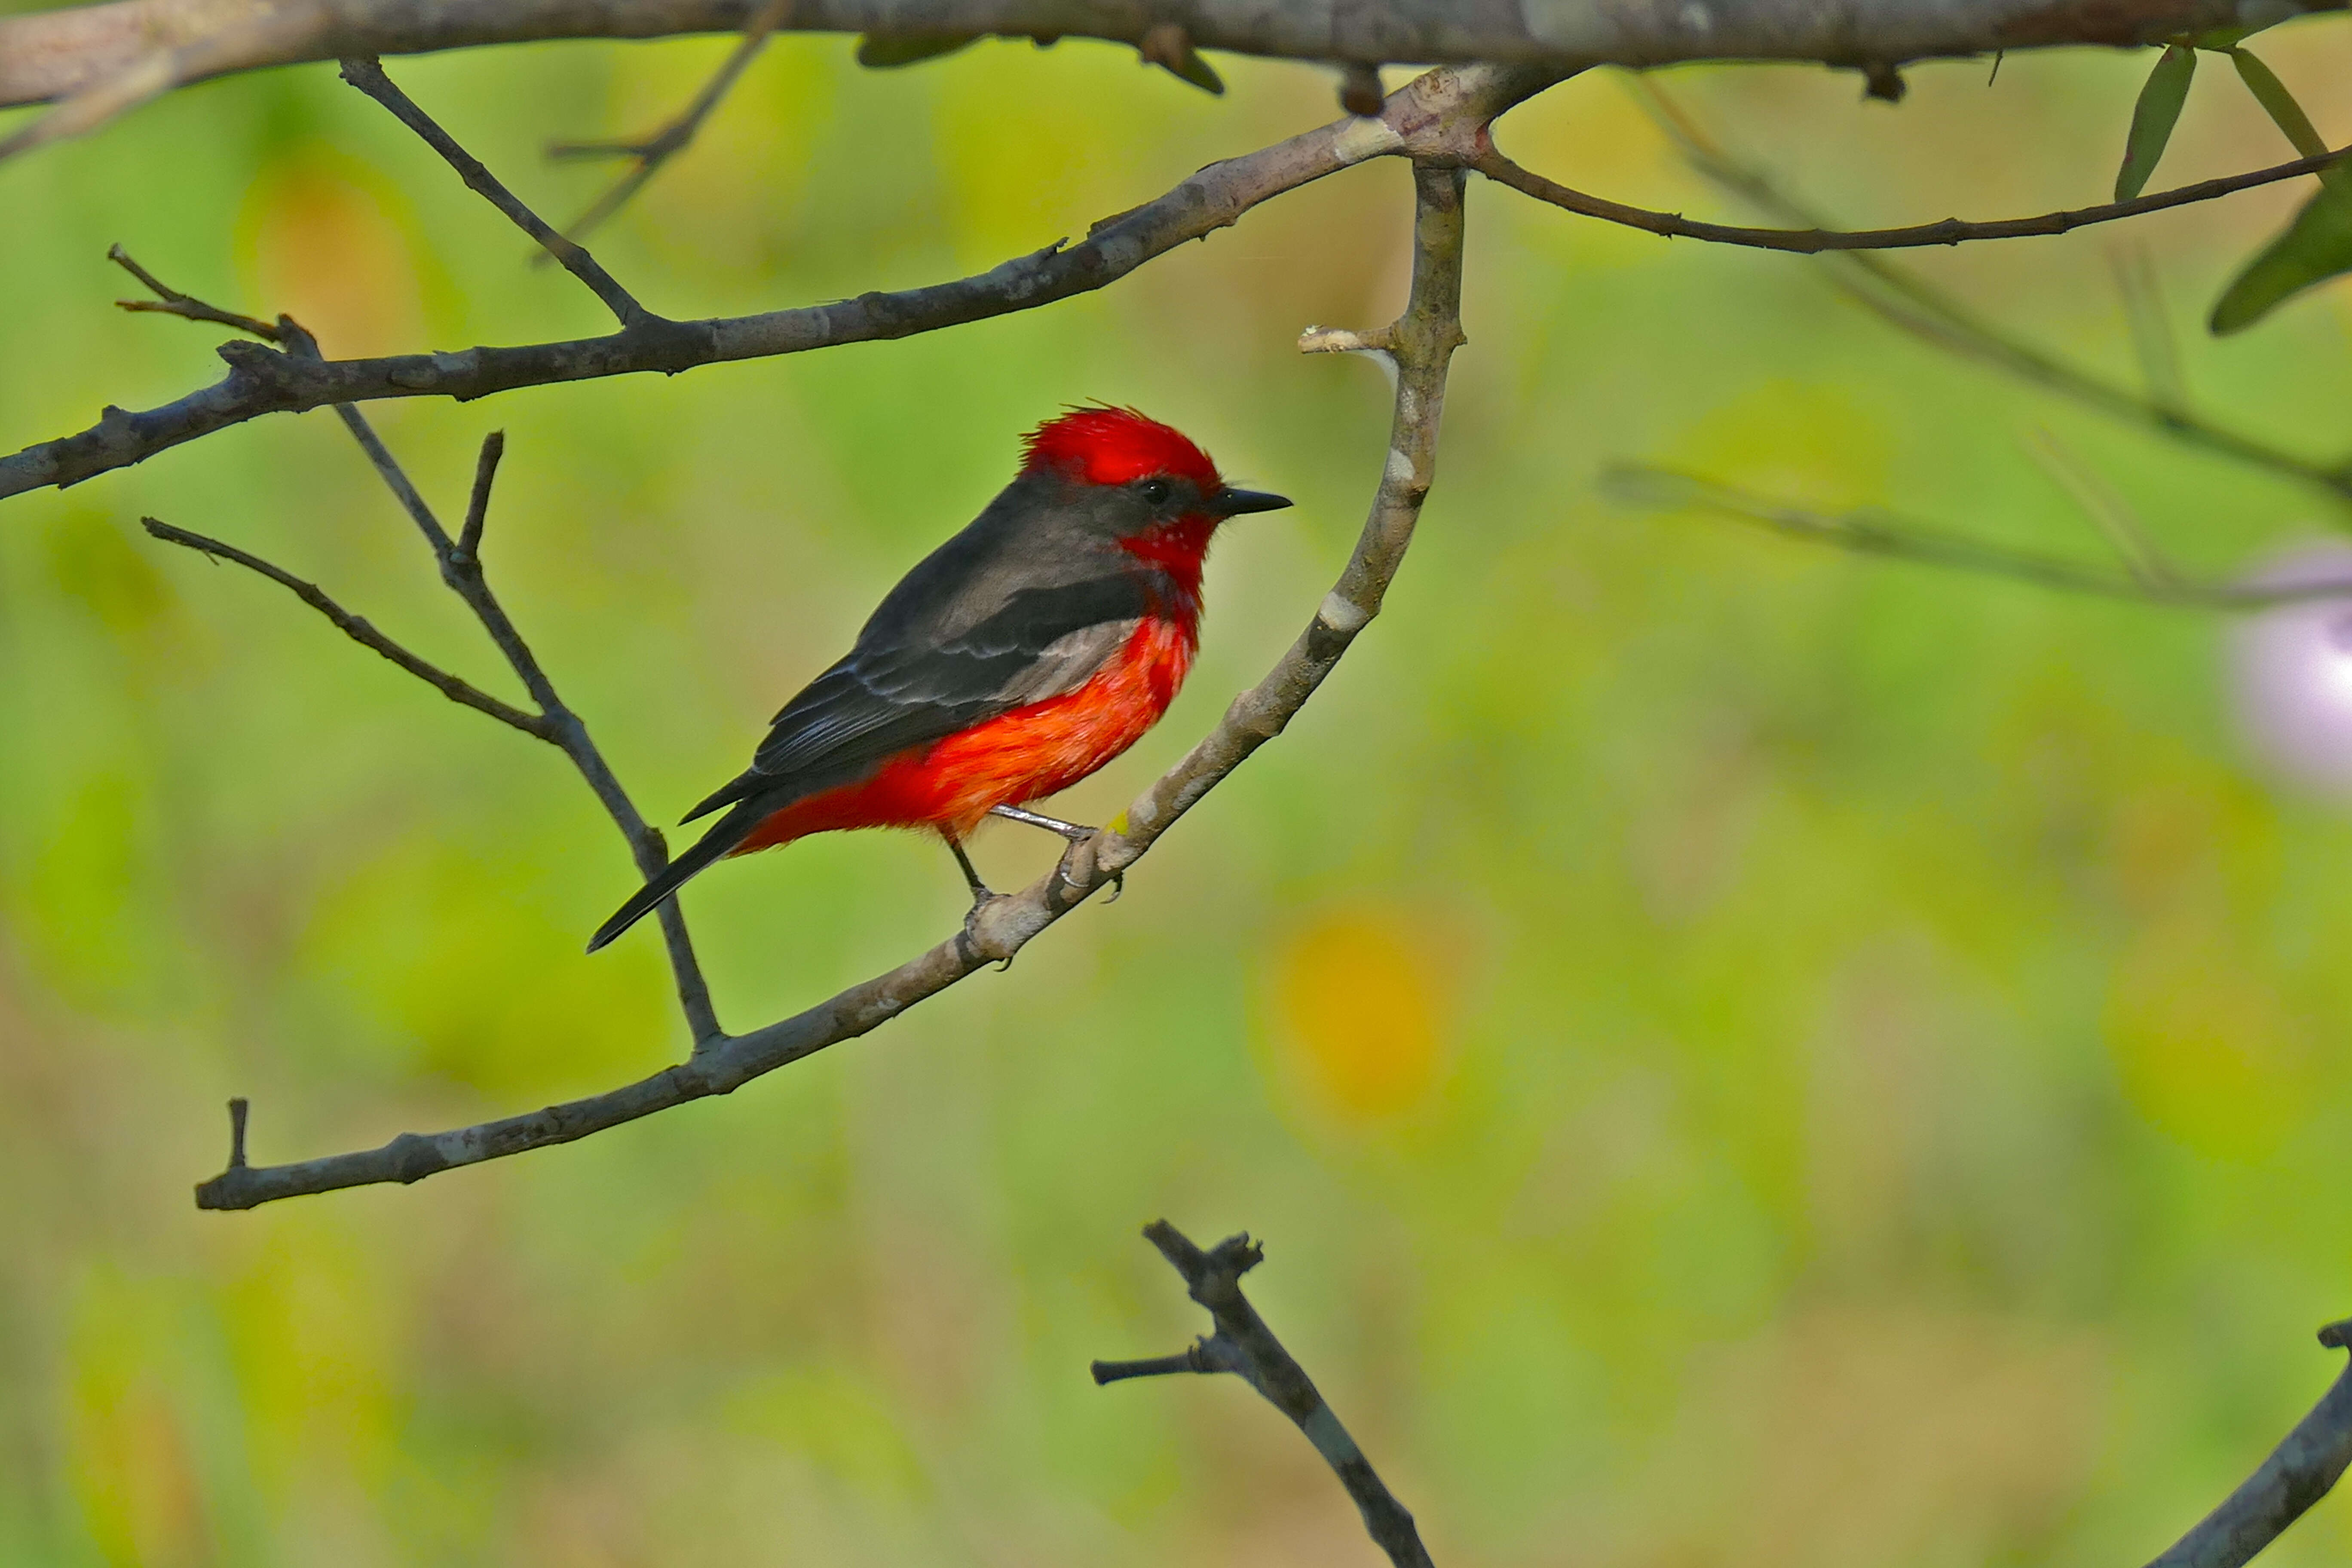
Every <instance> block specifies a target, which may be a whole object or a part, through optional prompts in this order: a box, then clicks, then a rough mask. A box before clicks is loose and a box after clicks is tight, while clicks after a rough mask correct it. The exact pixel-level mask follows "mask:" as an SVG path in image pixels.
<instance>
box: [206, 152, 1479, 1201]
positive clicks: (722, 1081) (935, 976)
mask: <svg viewBox="0 0 2352 1568" xmlns="http://www.w3.org/2000/svg"><path fill="white" fill-rule="evenodd" d="M1464 178H1465V176H1464V174H1463V173H1462V171H1461V170H1460V169H1459V168H1458V167H1444V168H1433V167H1425V166H1418V165H1417V166H1416V167H1415V169H1414V172H1413V179H1414V191H1415V205H1416V216H1415V222H1414V225H1413V270H1412V294H1411V297H1410V299H1409V300H1407V302H1406V305H1405V310H1404V313H1403V314H1402V316H1400V317H1399V318H1398V319H1397V321H1396V322H1395V323H1394V324H1393V325H1392V326H1390V327H1387V328H1384V329H1382V330H1381V331H1376V332H1367V333H1362V334H1357V333H1352V332H1342V331H1309V332H1308V333H1307V335H1306V337H1304V338H1303V339H1301V341H1300V347H1301V348H1302V349H1304V350H1306V351H1307V352H1309V353H1326V352H1353V353H1369V354H1373V355H1376V356H1381V357H1383V358H1385V359H1386V360H1387V361H1388V362H1389V363H1391V364H1392V365H1393V366H1394V368H1395V370H1396V375H1397V379H1396V398H1395V411H1394V414H1393V416H1392V417H1391V423H1390V437H1389V448H1390V449H1389V454H1388V458H1387V459H1386V461H1385V462H1384V463H1383V464H1382V466H1381V479H1380V483H1379V486H1378V488H1377V489H1376V490H1375V492H1374V494H1373V498H1372V505H1371V510H1370V515H1369V516H1368V517H1367V518H1366V520H1365V523H1364V529H1363V532H1362V533H1361V534H1360V536H1359V537H1358V539H1357V542H1356V547H1355V550H1354V552H1352V553H1351V554H1350V555H1349V559H1348V563H1347V565H1346V567H1345V568H1344V569H1343V570H1342V571H1341V573H1340V574H1339V582H1338V583H1337V584H1335V585H1334V586H1333V588H1332V590H1331V592H1330V593H1329V594H1328V595H1325V597H1324V600H1323V603H1322V605H1321V606H1320V608H1318V610H1317V612H1316V615H1315V616H1314V618H1313V619H1312V620H1311V621H1309V622H1308V623H1307V629H1306V630H1305V631H1304V632H1302V633H1301V634H1300V635H1299V637H1298V639H1297V641H1296V642H1294V643H1293V644H1292V645H1291V647H1290V649H1289V651H1288V652H1286V654H1284V655H1283V657H1282V658H1281V659H1280V661H1278V662H1277V663H1276V666H1275V668H1274V669H1273V670H1272V671H1271V672H1270V673H1268V674H1267V676H1266V677H1265V679H1263V680H1261V681H1259V682H1258V684H1257V685H1256V686H1255V687H1253V688H1251V689H1249V690H1247V691H1245V692H1244V693H1242V695H1241V696H1239V697H1237V698H1235V699H1234V701H1233V703H1232V705H1231V706H1230V707H1229V708H1228V709H1227V710H1226V712H1225V716H1224V718H1223V721H1221V722H1219V724H1218V725H1217V727H1216V728H1215V729H1214V730H1213V731H1211V732H1210V733H1209V734H1208V736H1207V737H1206V738H1204V739H1203V740H1202V742H1200V743H1199V744H1197V745H1195V746H1194V747H1193V748H1192V750H1191V751H1190V752H1187V753H1185V755H1184V757H1183V759H1182V760H1181V761H1180V762H1179V763H1177V764H1176V765H1175V766H1174V767H1173V768H1171V769H1170V770H1169V771H1168V773H1165V774H1163V775H1162V776H1161V777H1160V779H1159V780H1158V781H1156V782H1155V783H1154V784H1152V785H1151V786H1150V788H1149V789H1147V790H1146V791H1144V793H1143V794H1142V795H1140V796H1139V797H1138V798H1137V799H1136V801H1135V803H1134V804H1133V805H1130V806H1129V807H1128V809H1127V810H1126V811H1125V812H1124V813H1122V814H1121V816H1119V817H1118V819H1117V820H1116V821H1114V822H1113V823H1112V824H1111V825H1110V826H1108V827H1106V828H1104V829H1102V830H1101V831H1100V832H1097V834H1095V835H1094V836H1093V837H1091V838H1087V839H1086V840H1084V841H1082V842H1079V843H1076V844H1073V845H1072V846H1070V847H1069V848H1068V849H1067V850H1066V851H1065V852H1064V854H1063V856H1062V858H1061V861H1060V863H1059V864H1058V865H1056V866H1055V868H1054V869H1053V870H1052V871H1051V872H1049V873H1048V874H1047V875H1045V877H1043V878H1041V879H1039V880H1037V881H1036V882H1034V883H1032V884H1031V885H1030V886H1029V887H1027V888H1025V889H1022V890H1021V891H1020V892H1017V893H1010V894H1003V895H1000V896H999V897H997V898H995V899H993V900H990V901H989V902H988V903H986V904H984V905H982V907H981V908H980V909H979V910H976V911H975V912H974V914H973V916H972V918H971V920H970V921H968V922H967V923H966V924H965V926H964V928H963V930H961V931H959V932H957V933H956V935H955V936H953V937H951V938H950V939H949V940H948V941H946V942H940V944H938V945H937V946H935V947H933V948H932V949H930V951H929V952H925V953H922V954H920V955H919V956H918V957H916V958H913V959H910V960H908V962H907V963H903V964H901V965H899V966H898V968H896V969H893V970H891V971H890V972H889V973H886V974H881V975H877V976H876V977H875V978H873V979H871V980H868V981H866V982H864V983H863V984H858V985H854V986H851V987H850V988H849V989H848V990H846V991H844V992H842V993H841V994H839V995H836V996H834V997H832V998H830V999H829V1000H827V1001H824V1002H822V1003H819V1004H818V1005H816V1006H814V1007H811V1008H809V1009H808V1010H807V1011H805V1012H803V1013H799V1014H795V1015H794V1016H792V1017H789V1018H785V1019H782V1020H781V1021H779V1022H777V1023H773V1024H770V1025H768V1026H766V1027H764V1028H760V1029H754V1030H752V1031H751V1032H749V1033H747V1034H742V1035H736V1036H723V1035H721V1036H715V1037H711V1038H709V1039H708V1040H706V1041H704V1042H703V1044H702V1046H701V1047H700V1048H698V1050H696V1052H695V1053H694V1055H693V1056H692V1057H691V1058H688V1060H686V1061H683V1062H679V1063H677V1065H675V1066H673V1067H669V1068H664V1069H663V1070H662V1071H660V1072H657V1073H656V1074H654V1075H653V1076H652V1077H650V1078H646V1079H640V1080H638V1081H637V1082H635V1083H632V1084H627V1085H625V1086H624V1087H622V1088H619V1089H613V1090H610V1091H608V1092H606V1093H604V1094H598V1095H592V1096H590V1097H588V1098H586V1099H583V1100H571V1101H568V1102H566V1103H564V1104H562V1105H553V1106H549V1107H547V1108H546V1109H544V1110H535V1111H530V1112H528V1113H526V1114H523V1115H520V1116H509V1117H505V1118H502V1119H500V1120H499V1121H487V1122H483V1123H481V1124H479V1125H478V1126H473V1127H463V1128H457V1129H455V1130H453V1131H446V1132H437V1133H432V1134H418V1133H404V1134H403V1135H401V1136H400V1137H398V1138H395V1139H394V1140H393V1141H392V1142H389V1143H386V1144H384V1145H383V1146H381V1147H380V1148H375V1149H367V1150H361V1151H358V1152H352V1153H345V1154H333V1155H329V1156H326V1157H324V1158H321V1159H316V1160H305V1161H299V1162H297V1163H290V1164H283V1165H252V1164H245V1163H233V1164H231V1165H230V1167H229V1168H228V1169H227V1170H226V1171H224V1172H222V1173H220V1174H219V1175H217V1176H215V1177H214V1178H212V1179H211V1180H210V1181H208V1182H205V1183H204V1184H201V1185H199V1186H198V1187H197V1189H196V1203H197V1205H198V1206H199V1207H203V1208H215V1209H231V1208H252V1207H255V1206H257V1205H261V1204H265V1203H269V1202H273V1201H275V1200H277V1199H278V1198H287V1197H294V1196H298V1195H299V1194H307V1193H323V1192H331V1191H333V1190H335V1189H337V1188H341V1187H352V1186H361V1185H365V1184H371V1183H376V1182H415V1181H419V1180H421V1179H423V1178H424V1177H426V1176H430V1175H433V1174H435V1173H438V1172H441V1171H446V1170H451V1169H454V1168H456V1167H457V1166H460V1165H470V1164H475V1163H479V1162H481V1161H484V1160H495V1159H499V1158H503V1157H504V1156H507V1155H509V1154H519V1153H521V1152H524V1151H526V1150H530V1149H540V1148H544V1147H546V1146H548V1145H549V1144H552V1143H566V1142H571V1141H572V1140H573V1139H576V1138H583V1137H586V1136H588V1135H589V1134H591V1133H593V1132H599V1131H604V1129H606V1128H608V1127H615V1126H618V1125H620V1124H621V1123H623V1122H625V1121H635V1120H636V1119H638V1118H639V1117H644V1116H650V1115H652V1114H654V1113H655V1112H656V1111H660V1110H667V1109H669V1108H670V1107H672V1106H675V1105H682V1104H684V1103H686V1102H687V1101H688V1100H700V1099H703V1098H706V1097H708V1096H710V1095H717V1094H729V1093H732V1092H733V1091H734V1090H736V1089H740V1088H741V1087H742V1086H743V1085H745V1084H747V1083H749V1082H751V1080H752V1079H756V1078H759V1077H761V1076H763V1075H764V1074H767V1073H771V1072H773V1071H774V1070H775V1069H776V1068H781V1067H783V1066H785V1065H786V1064H788V1063H791V1062H795V1061H798V1060H800V1059H801V1058H803V1057H808V1056H813V1055H814V1054H815V1053H816V1052H818V1051H821V1050H823V1049H824V1048H825V1047H828V1046H834V1045H838V1044H840V1043H841V1042H842V1041H844V1040H849V1039H855V1038H856V1037H858V1036H860V1035H864V1034H866V1033H867V1032H869V1031H871V1030H873V1029H875V1028H877V1027H879V1026H881V1025H883V1024H886V1023H887V1022H888V1021H889V1020H891V1019H892V1018H895V1017H897V1016H898V1015H899V1014H901V1013H903V1012H905V1011H906V1010H907V1009H908V1008H909V1007H911V1006H913V1005H916V1004H917V1003H919V1002H921V1001H923V1000H924V999H925V998H927V997H929V996H934V995H937V994H939V993H940V992H941V991H943V990H945V989H947V987H949V986H950V985H952V984H955V983H956V982H958V981H960V980H961V979H963V978H964V977H965V976H967V975H970V974H971V973H975V972H976V971H978V970H979V969H980V968H982V966H983V965H986V964H989V963H998V962H1002V961H1004V960H1008V959H1010V958H1012V957H1013V954H1015V953H1017V952H1020V951H1021V949H1022V948H1023V947H1024V946H1025V945H1027V943H1028V942H1029V941H1030V940H1031V939H1032V938H1034V936H1036V935H1037V934H1038V933H1039V932H1040V931H1044V930H1045V928H1046V927H1047V926H1049V925H1051V924H1053V923H1054V922H1055V921H1057V920H1059V919H1061V918H1062V917H1063V916H1064V915H1066V914H1067V913H1068V912H1069V911H1070V910H1074V909H1076V907H1077V906H1078V905H1079V904H1081V903H1083V902H1085V901H1086V900H1087V898H1089V897H1090V896H1092V895H1093V894H1094V893H1096V892H1097V891H1098V890H1100V889H1102V888H1104V887H1105V886H1107V885H1108V884H1109V883H1110V882H1112V881H1113V880H1114V879H1116V878H1118V876H1119V875H1120V874H1121V873H1122V872H1124V871H1125V870H1126V869H1127V868H1129V867H1130V866H1132V865H1134V864H1135V863H1136V861H1138V860H1139V859H1140V858H1143V856H1144V855H1145V854H1146V853H1147V852H1149V851H1150V848H1151V847H1152V846H1153V845H1154V844H1155V843H1157V842H1158V841H1159V839H1160V836H1161V835H1162V834H1164V833H1166V832H1167V830H1168V829H1169V827H1170V826H1172V825H1173V824H1174V823H1175V821H1176V819H1177V818H1178V817H1180V816H1182V815H1183V814H1184V813H1185V812H1186V811H1187V810H1189V809H1191V807H1192V805H1194V804H1195V803H1197V802H1198V801H1199V800H1200V799H1201V797H1202V796H1203V795H1206V794H1208V792H1209V791H1210V790H1212V789H1213V788H1215V787H1216V785H1217V784H1219V783H1220V782H1222V781H1223V779H1225V778H1226V777H1227V776H1229V775H1230V774H1231V773H1233V771H1234V769H1235V768H1237V767H1239V766H1240V765H1241V764H1242V763H1243V762H1244V761H1245V760H1246V759H1247V758H1248V757H1249V755H1250V754H1251V753H1252V752H1255V751H1256V750H1257V748H1258V747H1260V746H1262V745H1264V744H1265V742H1267V741H1269V740H1271V739H1273V738H1274V737H1275V736H1276V735H1278V734H1280V733H1281V732H1282V731H1283V729H1284V727H1285V726H1286V724H1288V722H1289V721H1290V718H1291V715H1293V714H1294V713H1296V712H1297V711H1298V710H1299V708H1300V707H1301V706H1302V705H1303V704H1304V703H1305V702H1306V701H1307V699H1308V698H1309V697H1311V696H1313V695H1314V693H1315V690H1316V689H1317V688H1318V687H1319V686H1320V685H1321V684H1322V683H1323V679H1324V678H1325V677H1326V676H1328V675H1329V674H1330V672H1331V670H1332V668H1333V667H1334V666H1336V665H1337V664H1338V663H1339V658H1340V656H1341V655H1343V654H1345V653H1346V652H1347V650H1348V648H1349V645H1350V644H1352V643H1353V642H1354V641H1355V639H1356V637H1357V636H1358V635H1359V634H1360V632H1362V630H1363V628H1364V627H1365V626H1367V625H1369V624H1370V622H1371V620H1372V617H1373V616H1377V615H1378V614H1379V613H1380V609H1381V599H1382V597H1383V595H1385V594H1386V592H1387V590H1388V584H1389V583H1390V581H1391V578H1393V577H1394V576H1395V574H1396V571H1397V568H1398V567H1399V566H1400V565H1401V564H1402V562H1403V559H1404V553H1405V550H1406V548H1407V546H1408V545H1410V544H1411V542H1412V533H1413V528H1414V525H1415V523H1416V522H1417V521H1418V520H1419V518H1420V516H1421V508H1422V502H1423V499H1424V498H1425V497H1426V496H1427V495H1428V493H1429V487H1430V484H1431V482H1432V480H1433V478H1434V476H1435V472H1436V459H1437V437H1438V426H1439V421H1440V418H1441V416H1442V415H1443V413H1444V403H1445V373H1446V366H1447V364H1448V363H1449V362H1450V361H1451V359H1452V357H1453V353H1454V349H1455V348H1457V347H1458V346H1460V344H1461V343H1462V342H1463V337H1462V325H1461V308H1462V244H1463V227H1462V216H1463V215H1462V194H1463V184H1464ZM445 569H446V568H445ZM525 679H526V681H527V682H528V680H529V679H530V678H529V677H526V678H525ZM533 695H534V697H537V696H538V692H537V690H536V689H534V691H533ZM572 723H574V724H575V725H576V723H577V721H576V720H573V721H572ZM614 788H615V789H617V788H618V785H617V784H616V785H614ZM601 793H602V792H601V791H600V794H601ZM671 907H673V908H674V907H675V901H674V900H673V901H672V905H671Z"/></svg>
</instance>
